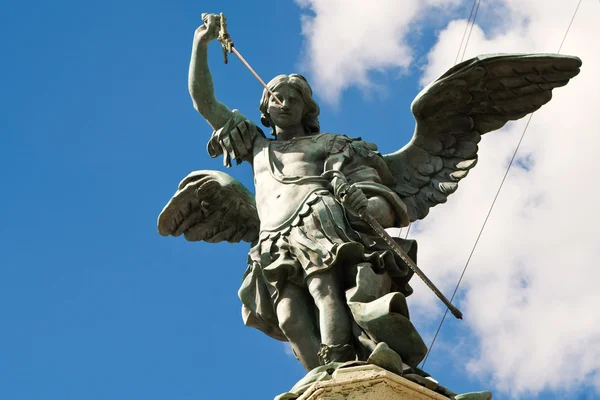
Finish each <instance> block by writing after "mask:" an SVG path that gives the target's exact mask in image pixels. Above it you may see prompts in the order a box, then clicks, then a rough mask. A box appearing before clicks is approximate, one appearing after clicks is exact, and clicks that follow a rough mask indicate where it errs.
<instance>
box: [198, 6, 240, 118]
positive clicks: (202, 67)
mask: <svg viewBox="0 0 600 400" xmlns="http://www.w3.org/2000/svg"><path fill="white" fill-rule="evenodd" d="M203 19H204V21H205V23H204V25H202V26H200V27H198V29H196V32H194V44H193V47H192V58H191V60H190V69H189V75H188V89H189V91H190V96H192V101H193V102H194V108H195V109H196V110H197V111H198V112H199V113H200V114H201V115H202V116H203V117H204V119H205V120H206V121H207V122H208V123H209V124H210V126H211V127H212V128H213V129H214V130H218V129H220V128H222V127H223V126H224V125H225V123H226V122H227V121H228V120H229V119H230V118H231V117H232V116H233V112H232V111H231V110H230V109H229V108H227V106H226V105H225V104H223V103H221V102H219V101H218V100H217V99H216V97H215V91H214V85H213V80H212V75H211V74H210V69H209V68H208V43H209V42H211V41H212V40H214V39H216V38H217V36H218V31H219V16H218V15H215V14H209V15H207V16H204V17H203Z"/></svg>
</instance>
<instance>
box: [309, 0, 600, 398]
mask: <svg viewBox="0 0 600 400" xmlns="http://www.w3.org/2000/svg"><path fill="white" fill-rule="evenodd" d="M448 3H450V2H443V4H448ZM303 4H304V6H305V7H310V8H311V9H312V10H313V11H315V12H316V16H314V17H305V18H306V19H305V23H306V24H305V34H306V36H307V39H308V46H309V47H308V52H309V55H310V60H311V61H310V63H311V65H310V66H311V70H312V71H313V74H315V78H316V80H317V81H320V82H319V83H318V84H319V86H321V85H323V84H324V82H328V84H329V86H328V90H329V95H328V96H330V98H332V99H335V98H336V96H337V95H338V94H339V92H340V91H341V90H343V89H344V88H347V87H349V86H351V85H357V86H369V85H370V84H371V83H370V81H369V79H368V72H369V71H371V70H374V69H375V70H377V69H388V68H407V67H408V66H409V63H410V61H411V60H412V58H411V57H412V52H411V50H410V48H409V47H408V45H407V44H406V42H405V34H406V29H407V27H408V26H410V24H411V23H413V22H414V21H415V20H417V19H418V18H420V11H422V10H423V7H425V6H420V5H418V4H419V3H418V2H417V1H407V2H402V6H400V5H399V4H400V2H397V1H389V2H388V1H374V0H372V1H370V2H368V5H367V4H366V3H365V2H362V1H361V2H359V1H347V2H344V6H343V7H342V6H341V5H340V4H341V3H339V2H334V1H331V2H329V1H318V0H304V1H303ZM429 4H430V5H431V2H430V3H429ZM576 5H577V1H576V0H573V1H567V2H565V1H561V0H552V1H550V0H548V1H537V0H527V1H525V0H502V1H498V2H496V3H495V4H494V6H493V7H491V8H490V7H487V2H482V5H481V9H480V10H479V16H478V21H483V23H482V27H480V26H476V27H475V28H474V30H473V33H472V34H471V38H470V41H469V44H468V49H467V52H466V58H470V57H473V56H475V55H477V54H481V53H494V52H505V53H506V52H556V51H557V49H558V46H559V45H560V42H561V40H562V37H563V35H564V32H565V30H566V28H567V25H568V23H569V20H570V18H571V16H572V14H573V12H574V10H575V7H576ZM377 7H386V12H385V13H382V15H383V17H382V18H380V19H378V20H376V22H373V23H372V24H371V25H369V23H368V22H366V21H368V20H369V18H367V17H364V15H365V14H367V15H369V16H373V15H374V14H375V13H376V12H377ZM348 21H360V23H361V24H362V23H365V24H367V25H368V26H366V28H365V29H366V30H367V31H368V32H370V33H369V35H365V36H367V37H364V38H363V37H361V35H359V34H358V33H357V32H356V31H355V30H353V29H352V27H351V25H352V24H350V25H349V22H348ZM599 21H600V4H598V2H597V1H591V0H588V1H585V0H584V2H583V3H582V5H581V8H580V10H579V13H578V15H577V18H576V19H575V21H574V23H573V26H572V27H571V31H570V33H569V36H568V38H567V40H566V42H565V44H564V47H563V49H562V53H564V54H572V55H577V56H579V57H580V58H581V59H582V60H583V67H582V72H581V74H580V75H579V76H578V77H576V78H575V79H574V80H573V81H572V82H571V83H570V84H569V85H568V86H567V87H565V88H560V89H557V90H555V91H554V98H553V100H552V101H551V102H550V103H549V104H548V105H546V106H544V107H543V108H542V109H541V110H540V111H539V112H537V113H536V114H535V115H534V116H533V119H532V121H531V124H530V126H529V129H528V131H527V135H526V137H525V140H524V142H523V144H522V148H521V150H520V152H519V156H520V157H525V156H527V157H528V161H529V162H530V163H531V164H530V165H531V168H529V170H525V169H523V168H518V167H513V169H512V172H511V173H510V175H509V177H508V179H507V181H506V183H505V186H504V188H503V190H502V192H501V194H500V198H499V200H498V202H497V204H496V207H495V209H494V212H493V214H492V216H491V218H490V220H489V222H488V226H487V228H486V230H485V232H484V234H483V237H482V238H481V241H480V243H479V245H478V248H477V250H476V253H475V255H474V257H473V259H472V260H471V265H470V267H469V269H468V271H467V274H466V277H465V280H464V281H463V284H462V287H461V295H462V296H463V297H464V299H463V301H462V302H461V304H460V305H461V308H462V311H463V313H464V314H465V317H466V319H465V322H464V324H466V325H465V326H467V327H468V328H469V329H470V331H471V334H472V335H473V337H474V338H475V339H476V342H477V345H478V351H477V352H476V356H475V358H473V359H470V360H467V361H468V362H467V365H468V370H469V371H470V372H471V373H473V374H475V375H476V376H478V377H480V378H483V379H487V378H489V379H490V380H491V382H492V383H493V385H494V386H495V388H496V389H499V390H502V391H504V392H505V393H509V394H510V395H511V397H512V398H531V397H532V396H534V395H535V394H536V393H538V392H540V391H541V390H546V389H549V390H557V391H563V390H569V389H572V388H576V387H580V386H581V385H582V384H586V385H589V386H593V387H595V390H596V391H597V392H598V393H600V312H599V311H598V309H599V308H600V290H598V288H599V284H598V282H600V268H598V261H599V260H600V213H599V212H598V210H597V207H596V203H597V202H598V200H597V199H598V198H599V196H600V189H599V188H598V185H597V184H596V179H597V177H598V176H600V174H599V173H600V167H599V164H598V162H597V152H598V149H600V112H599V111H598V110H599V107H598V104H597V101H598V100H597V95H598V93H600V81H599V80H598V76H597V75H598V72H599V71H600V52H598V50H597V49H598V44H597V43H596V42H597V41H598V38H599V37H600V23H599ZM465 24H466V21H465V20H455V21H451V22H449V23H448V24H447V26H446V28H445V29H443V30H442V31H441V32H440V33H439V40H438V42H437V43H436V45H435V46H434V47H433V48H432V49H431V51H430V52H429V54H428V55H427V61H428V63H427V65H426V66H425V68H424V70H423V78H422V82H423V83H428V82H429V81H431V80H432V79H434V78H436V77H437V76H439V75H440V74H441V73H443V72H445V71H446V70H447V69H448V68H449V67H451V66H452V65H453V63H454V60H455V57H456V46H457V44H458V43H460V38H461V37H462V34H463V32H464V28H465ZM332 31H335V32H336V36H335V38H336V39H339V38H340V37H342V38H345V40H349V41H352V43H353V45H352V46H351V47H350V48H349V49H338V47H341V46H336V43H338V42H339V40H336V39H333V40H332V39H331V38H330V36H328V35H331V33H328V32H332ZM377 32H381V33H384V34H386V35H392V36H393V37H394V38H396V39H397V40H396V41H392V42H390V43H387V44H382V46H383V45H385V46H389V47H388V48H386V49H382V48H381V47H377V46H375V47H374V42H375V41H376V40H375V39H374V38H375V37H376V34H377ZM326 39H327V40H326ZM321 42H327V44H323V43H321ZM328 46H329V47H328ZM371 52H374V53H375V54H372V53H371ZM357 54H361V55H362V56H359V57H358V58H357V59H356V60H354V59H353V57H354V56H355V55H357ZM382 54H383V55H382ZM387 55H391V56H390V57H387ZM378 57H379V58H378ZM349 60H353V62H352V63H349V64H348V61H349ZM343 65H346V67H342V66H343ZM344 68H345V69H344ZM524 126H525V121H524V120H522V121H520V122H518V123H514V124H511V125H509V126H507V127H506V128H505V129H503V130H501V131H498V132H492V133H490V134H487V135H486V136H485V137H484V138H483V140H482V142H481V144H480V152H479V155H480V161H479V164H478V166H477V167H476V168H475V169H474V170H473V171H472V172H471V173H470V174H469V177H468V178H466V179H465V180H464V181H463V182H462V183H461V187H460V189H459V190H458V191H457V193H456V194H454V195H452V196H451V197H450V200H449V202H448V204H446V205H441V206H439V207H436V208H434V209H433V210H432V212H431V214H430V216H428V217H427V218H426V219H425V220H424V221H423V222H422V223H420V225H419V230H418V232H417V233H416V238H417V239H418V240H419V243H420V254H419V257H420V262H419V263H420V264H421V265H422V266H427V271H428V273H429V274H430V275H431V278H432V280H433V281H434V282H437V283H442V285H441V286H442V288H443V291H444V292H445V293H448V294H449V293H451V290H452V289H453V286H454V284H455V282H456V279H457V278H458V275H459V274H460V270H461V269H462V267H463V265H464V262H465V261H466V259H467V257H468V254H469V251H470V249H471V246H472V244H473V243H474V241H475V238H476V237H477V233H478V231H479V228H480V227H481V224H482V222H483V220H484V218H485V215H486V213H487V210H488V207H489V205H490V203H491V201H492V199H493V196H494V194H495V191H496V189H497V187H498V184H499V183H500V180H501V179H502V176H503V174H504V170H505V168H506V166H507V163H508V160H509V159H510V156H511V155H512V151H513V149H514V146H515V145H516V143H517V140H518V138H519V136H520V134H521V132H522V131H523V128H524ZM430 266H435V269H433V268H432V267H430ZM424 268H425V267H424ZM415 286H416V290H415V295H414V297H413V301H412V303H411V306H413V309H414V310H417V311H416V312H413V315H418V314H419V312H418V311H419V310H420V311H423V310H425V311H429V312H431V310H432V309H436V307H439V306H438V305H437V302H436V300H435V299H434V298H433V295H431V294H430V293H429V292H428V290H427V289H426V288H425V287H424V286H423V285H422V284H420V283H419V282H417V281H416V282H415ZM438 310H439V308H438ZM442 340H443V339H442ZM440 344H441V346H440V348H443V347H444V346H443V343H440ZM436 347H437V345H436ZM433 357H435V354H434V355H433Z"/></svg>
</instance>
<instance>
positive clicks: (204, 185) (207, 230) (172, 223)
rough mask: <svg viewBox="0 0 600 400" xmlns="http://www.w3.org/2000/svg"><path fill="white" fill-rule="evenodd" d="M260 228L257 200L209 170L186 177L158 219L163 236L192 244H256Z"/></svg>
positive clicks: (226, 176) (219, 173) (224, 175)
mask: <svg viewBox="0 0 600 400" xmlns="http://www.w3.org/2000/svg"><path fill="white" fill-rule="evenodd" d="M259 226H260V221H259V219H258V214H257V212H256V204H255V201H254V196H253V195H252V194H251V193H250V192H249V191H248V190H247V189H246V188H245V187H244V185H242V184H241V183H240V182H238V181H237V180H235V179H234V178H232V177H231V176H230V175H228V174H226V173H224V172H220V171H209V170H205V171H195V172H192V173H191V174H189V175H188V176H187V177H185V178H184V179H183V180H182V181H181V183H180V184H179V187H178V190H177V192H176V193H175V194H174V195H173V197H172V198H171V200H169V202H168V203H167V205H166V206H165V208H164V209H163V211H162V212H161V213H160V215H159V217H158V232H159V233H160V234H161V235H163V236H168V235H172V236H180V235H184V237H185V239H186V240H188V241H192V242H195V241H205V242H209V243H218V242H222V241H228V242H230V243H237V242H240V241H245V242H253V241H254V240H256V239H257V238H258V233H259Z"/></svg>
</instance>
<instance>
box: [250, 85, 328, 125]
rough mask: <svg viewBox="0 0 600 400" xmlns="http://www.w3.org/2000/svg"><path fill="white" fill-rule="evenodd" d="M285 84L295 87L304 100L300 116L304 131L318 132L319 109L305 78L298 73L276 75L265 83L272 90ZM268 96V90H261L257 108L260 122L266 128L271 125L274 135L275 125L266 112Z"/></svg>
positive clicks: (269, 96)
mask: <svg viewBox="0 0 600 400" xmlns="http://www.w3.org/2000/svg"><path fill="white" fill-rule="evenodd" d="M285 84H287V85H290V86H291V87H293V88H294V89H297V90H298V91H299V92H300V94H301V95H302V100H303V101H304V116H303V118H302V126H303V127H304V131H305V132H306V133H319V131H320V130H321V128H320V125H319V113H320V111H321V110H320V109H319V105H318V104H317V102H316V101H315V100H314V99H313V97H312V93H313V92H312V89H311V87H310V85H309V84H308V81H307V80H306V78H305V77H303V76H302V75H299V74H291V75H278V76H276V77H275V78H273V79H272V80H271V81H270V82H269V83H268V84H267V87H268V88H269V89H270V90H271V91H272V92H274V91H276V90H277V89H279V88H280V87H281V86H282V85H285ZM270 98H271V95H270V94H269V92H268V91H267V90H266V89H265V90H263V94H262V98H261V100H260V106H259V107H258V110H259V111H260V114H261V115H260V122H261V123H262V124H263V125H264V126H266V127H267V128H269V127H271V128H272V129H271V134H272V135H273V136H276V133H275V127H274V126H273V122H272V121H271V117H270V116H269V113H268V112H267V110H268V106H269V99H270Z"/></svg>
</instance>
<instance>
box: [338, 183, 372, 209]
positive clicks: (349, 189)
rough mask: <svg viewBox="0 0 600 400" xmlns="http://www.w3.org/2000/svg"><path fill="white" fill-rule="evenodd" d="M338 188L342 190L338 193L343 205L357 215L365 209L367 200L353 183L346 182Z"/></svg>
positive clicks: (367, 203)
mask: <svg viewBox="0 0 600 400" xmlns="http://www.w3.org/2000/svg"><path fill="white" fill-rule="evenodd" d="M340 189H341V190H342V193H340V195H341V200H342V204H343V206H344V207H346V208H347V209H349V210H350V211H353V212H355V213H357V214H359V215H360V214H362V213H363V212H364V211H365V210H366V209H367V206H368V205H369V200H368V199H367V196H366V195H365V194H364V193H363V191H362V190H360V189H359V188H357V187H356V186H355V185H348V184H346V186H345V187H342V188H340Z"/></svg>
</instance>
